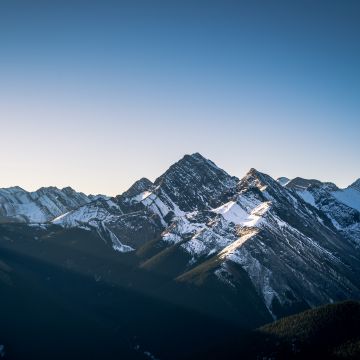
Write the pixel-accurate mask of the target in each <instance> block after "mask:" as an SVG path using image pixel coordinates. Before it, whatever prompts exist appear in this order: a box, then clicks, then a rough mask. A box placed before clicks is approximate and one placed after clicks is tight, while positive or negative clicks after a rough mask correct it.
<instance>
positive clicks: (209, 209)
mask: <svg viewBox="0 0 360 360" xmlns="http://www.w3.org/2000/svg"><path fill="white" fill-rule="evenodd" d="M282 183H284V184H285V186H283V185H281V183H279V182H278V181H276V180H274V179H272V178H271V177H270V176H268V175H266V174H263V173H261V172H258V171H257V170H255V169H251V170H250V171H249V172H248V173H247V174H246V176H245V177H244V178H243V179H241V180H239V179H237V178H235V177H232V176H230V175H229V174H227V173H226V172H224V171H223V170H222V169H220V168H218V167H217V166H216V165H215V164H214V163H213V162H211V161H210V160H207V159H205V158H204V157H202V156H201V155H200V154H198V153H196V154H193V155H186V156H184V158H182V159H181V160H180V161H178V162H177V163H175V164H174V165H172V166H171V167H170V168H169V169H168V170H167V171H166V172H165V173H164V174H163V175H161V176H160V177H159V178H158V179H156V180H155V182H154V183H152V182H150V181H149V180H147V179H144V178H143V179H141V180H139V181H138V182H136V183H135V184H134V185H133V186H132V187H131V188H130V189H129V190H128V191H126V192H125V193H123V194H122V195H119V196H117V197H116V198H112V199H103V200H98V201H96V202H92V203H89V204H85V205H83V206H82V207H80V208H78V209H75V210H71V211H69V212H68V213H66V214H63V215H61V216H60V217H58V218H56V219H55V220H54V221H53V223H55V224H57V225H60V226H62V227H65V228H76V227H81V228H83V229H88V230H89V231H93V232H96V233H97V234H98V235H99V236H100V237H101V238H102V239H103V240H105V241H106V242H108V243H109V244H111V245H112V246H113V248H114V249H115V250H118V251H121V252H130V253H135V252H136V254H137V256H138V257H139V265H140V267H141V268H143V269H147V270H150V271H153V272H157V273H166V274H167V275H169V274H170V275H171V276H172V277H173V278H174V279H175V280H176V281H177V282H181V283H188V284H194V285H196V286H200V285H201V286H210V287H212V288H213V287H215V288H218V287H222V289H223V286H225V287H226V289H227V290H226V291H228V296H229V297H230V298H232V299H233V301H234V302H235V303H236V301H239V299H240V298H244V297H246V296H248V297H249V298H252V299H255V298H254V296H255V297H256V299H257V300H256V301H258V302H259V304H263V306H264V307H265V308H266V309H267V311H268V313H269V314H271V315H272V316H273V317H278V316H282V315H285V314H288V313H292V312H295V311H297V310H301V309H305V308H308V307H313V306H316V305H319V304H323V303H329V302H333V301H337V300H343V299H348V298H360V280H359V279H358V276H357V274H358V273H359V271H360V261H359V259H360V256H359V255H360V253H359V249H358V247H357V244H358V243H359V242H360V241H359V239H360V231H359V212H358V210H357V209H356V205H357V204H356V203H355V204H352V206H353V207H350V206H349V202H348V204H346V203H345V200H344V198H347V197H348V196H350V195H347V194H349V191H358V190H357V189H356V186H351V187H349V188H348V189H345V190H340V189H338V188H337V187H336V186H335V185H333V184H328V183H326V184H323V183H321V182H320V181H318V180H305V179H301V178H297V179H294V180H291V181H286V182H282ZM341 197H343V200H342V201H340V200H339V198H341ZM351 199H353V198H351ZM352 201H353V200H352ZM222 291H225V290H222ZM234 294H236V295H234ZM246 294H247V295H246ZM254 294H255V295H254ZM224 296H225V295H224ZM236 299H237V300H236ZM256 301H255V300H254V302H256ZM261 306H262V305H259V308H260V307H261Z"/></svg>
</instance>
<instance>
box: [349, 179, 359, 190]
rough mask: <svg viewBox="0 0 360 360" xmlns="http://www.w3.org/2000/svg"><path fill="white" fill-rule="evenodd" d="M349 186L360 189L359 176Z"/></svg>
mask: <svg viewBox="0 0 360 360" xmlns="http://www.w3.org/2000/svg"><path fill="white" fill-rule="evenodd" d="M349 188H351V189H355V190H358V191H360V178H359V179H357V180H355V181H354V182H353V183H352V184H351V185H350V186H349Z"/></svg>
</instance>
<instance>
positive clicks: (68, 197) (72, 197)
mask: <svg viewBox="0 0 360 360" xmlns="http://www.w3.org/2000/svg"><path fill="white" fill-rule="evenodd" d="M98 197H99V196H92V195H90V196H86V195H85V194H83V193H81V192H76V191H75V190H74V189H72V188H71V187H66V188H63V189H58V188H56V187H43V188H41V189H39V190H37V191H33V192H28V191H25V190H24V189H22V188H20V187H18V186H16V187H11V188H3V189H0V222H9V221H14V222H31V223H44V222H47V221H50V220H53V219H54V218H55V217H57V216H60V215H61V214H64V213H66V212H68V211H70V210H72V209H75V208H77V207H79V206H82V205H84V204H86V203H89V202H91V201H93V200H95V199H96V198H98Z"/></svg>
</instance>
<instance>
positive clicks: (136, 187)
mask: <svg viewBox="0 0 360 360" xmlns="http://www.w3.org/2000/svg"><path fill="white" fill-rule="evenodd" d="M152 186H153V183H152V182H151V181H150V180H149V179H147V178H145V177H143V178H141V179H139V180H137V181H135V182H134V184H133V185H131V186H130V188H129V189H128V190H126V191H125V192H124V193H123V194H122V195H121V196H125V197H133V196H135V195H138V194H139V193H142V192H143V191H146V190H149V188H151V187H152Z"/></svg>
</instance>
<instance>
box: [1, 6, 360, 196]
mask: <svg viewBox="0 0 360 360" xmlns="http://www.w3.org/2000/svg"><path fill="white" fill-rule="evenodd" d="M359 19H360V2H359V1H351V0H339V1H331V0H327V1H319V0H317V1H313V0H312V1H307V0H303V1H291V0H286V1H256V0H255V1H249V0H248V1H240V0H238V1H226V0H219V1H211V0H207V1H196V0H193V1H186V0H182V1H171V0H168V1H155V0H154V1H150V0H146V1H137V0H131V1H107V0H101V1H91V0H90V1H89V0H87V1H85V0H84V1H77V0H72V1H66V0H62V1H60V0H51V1H50V0H48V1H45V0H43V1H40V0H32V1H28V0H26V1H25V0H23V1H17V0H2V1H1V2H0V125H1V128H0V129H1V132H0V136H1V138H0V153H1V176H0V187H4V186H11V185H20V186H23V187H25V188H26V189H30V190H32V189H35V188H38V187H40V186H44V185H56V186H60V187H62V186H66V185H70V186H73V187H75V188H76V189H77V190H82V191H84V192H87V193H89V192H91V193H107V194H117V193H120V192H122V191H123V190H124V189H126V188H127V187H128V186H130V185H131V183H132V182H133V181H135V180H136V179H137V178H139V177H142V176H146V177H148V178H150V179H152V180H153V179H154V178H155V177H157V176H158V175H160V174H161V173H162V172H163V171H164V170H165V169H166V168H167V167H168V166H169V165H170V164H171V163H173V162H175V161H176V160H178V159H179V158H180V157H182V156H183V155H184V154H185V153H192V152H196V151H198V152H200V153H202V154H203V155H204V156H206V157H208V158H211V159H212V160H213V161H215V162H216V163H217V164H218V165H219V166H221V167H222V168H224V169H225V170H227V171H228V172H229V173H231V174H233V175H236V176H239V177H240V176H242V175H244V173H246V172H247V171H248V169H249V168H251V167H255V168H257V169H258V170H260V171H264V172H266V173H269V174H270V175H272V176H274V177H278V176H281V175H284V176H289V177H294V176H297V175H301V176H303V177H311V178H319V179H321V180H330V181H334V182H336V183H337V184H338V185H340V186H345V185H348V184H349V183H351V182H352V181H354V180H355V179H356V178H359V177H360V161H359V154H360V141H359V138H360V40H359V39H360V21H359Z"/></svg>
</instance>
